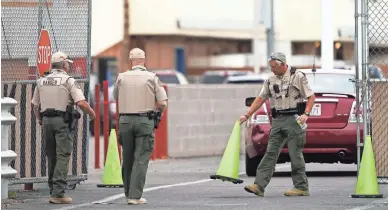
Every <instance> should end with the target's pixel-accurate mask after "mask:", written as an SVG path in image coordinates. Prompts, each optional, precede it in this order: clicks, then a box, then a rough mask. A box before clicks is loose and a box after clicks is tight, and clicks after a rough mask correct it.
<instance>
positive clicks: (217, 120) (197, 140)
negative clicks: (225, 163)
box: [168, 85, 261, 157]
mask: <svg viewBox="0 0 388 210" xmlns="http://www.w3.org/2000/svg"><path fill="white" fill-rule="evenodd" d="M260 90H261V86H260V85H185V86H174V87H172V88H170V87H169V98H170V100H169V112H168V113H169V114H168V151H169V154H168V155H169V156H170V157H190V156H209V155H222V154H223V151H224V149H225V147H226V145H227V142H228V139H229V137H230V134H231V132H232V129H233V126H234V123H235V122H236V120H238V118H239V117H240V116H241V115H242V114H244V113H245V112H246V110H247V109H248V108H247V107H246V106H245V98H246V97H255V96H256V95H257V94H258V92H259V91H260ZM241 131H242V132H241V149H240V150H241V152H242V153H243V152H244V141H245V139H244V134H243V131H244V126H242V127H241Z"/></svg>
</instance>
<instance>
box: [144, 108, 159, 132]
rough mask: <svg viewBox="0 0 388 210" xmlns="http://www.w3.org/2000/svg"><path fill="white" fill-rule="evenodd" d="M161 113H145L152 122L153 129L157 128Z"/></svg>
mask: <svg viewBox="0 0 388 210" xmlns="http://www.w3.org/2000/svg"><path fill="white" fill-rule="evenodd" d="M161 116H162V113H161V112H160V111H156V112H155V111H150V112H148V113H147V117H148V119H150V120H153V121H154V128H155V129H156V128H158V126H159V122H160V120H161Z"/></svg>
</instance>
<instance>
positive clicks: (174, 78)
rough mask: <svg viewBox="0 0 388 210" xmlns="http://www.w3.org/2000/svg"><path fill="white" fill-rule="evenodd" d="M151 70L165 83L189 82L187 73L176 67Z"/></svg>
mask: <svg viewBox="0 0 388 210" xmlns="http://www.w3.org/2000/svg"><path fill="white" fill-rule="evenodd" d="M150 71H152V72H154V73H155V74H156V75H158V77H159V79H160V81H162V83H164V84H180V85H187V84H189V82H188V81H187V78H186V77H185V75H183V74H182V73H181V72H179V71H177V70H175V69H150Z"/></svg>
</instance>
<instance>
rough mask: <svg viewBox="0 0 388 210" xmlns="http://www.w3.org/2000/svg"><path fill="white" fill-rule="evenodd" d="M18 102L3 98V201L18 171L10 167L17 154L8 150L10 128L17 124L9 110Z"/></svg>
mask: <svg viewBox="0 0 388 210" xmlns="http://www.w3.org/2000/svg"><path fill="white" fill-rule="evenodd" d="M17 103H18V102H17V101H16V100H15V99H13V98H8V97H7V98H1V199H6V198H8V183H9V179H10V178H14V177H15V176H16V173H17V171H16V170H15V169H13V168H12V167H11V166H10V163H11V161H13V160H15V159H16V156H17V155H16V153H15V152H14V151H12V150H9V149H8V131H9V126H10V125H12V124H13V123H15V122H16V120H17V119H16V117H15V116H13V115H12V114H11V113H10V112H9V110H10V109H11V108H13V107H14V106H16V104H17Z"/></svg>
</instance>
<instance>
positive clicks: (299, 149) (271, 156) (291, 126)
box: [255, 116, 308, 192]
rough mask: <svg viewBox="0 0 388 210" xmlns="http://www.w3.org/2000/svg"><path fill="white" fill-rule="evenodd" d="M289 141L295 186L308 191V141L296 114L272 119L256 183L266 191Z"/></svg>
mask: <svg viewBox="0 0 388 210" xmlns="http://www.w3.org/2000/svg"><path fill="white" fill-rule="evenodd" d="M285 143H287V147H288V153H289V155H290V158H291V175H292V181H293V184H294V187H295V188H297V189H299V190H304V191H308V181H307V176H306V166H305V161H304V157H303V148H304V145H305V143H306V131H305V130H303V129H302V128H301V127H300V126H299V124H298V123H297V122H296V119H295V117H294V116H277V117H276V118H274V119H273V121H272V128H271V131H270V136H269V140H268V146H267V152H266V153H265V155H264V157H263V159H262V160H261V162H260V164H259V166H258V167H257V173H256V179H255V184H257V185H258V186H259V188H260V189H261V190H262V191H263V192H264V189H265V188H266V187H267V185H268V184H269V182H270V180H271V178H272V175H273V173H274V171H275V165H276V162H277V159H278V157H279V154H280V151H281V149H282V148H283V146H284V144H285Z"/></svg>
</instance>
